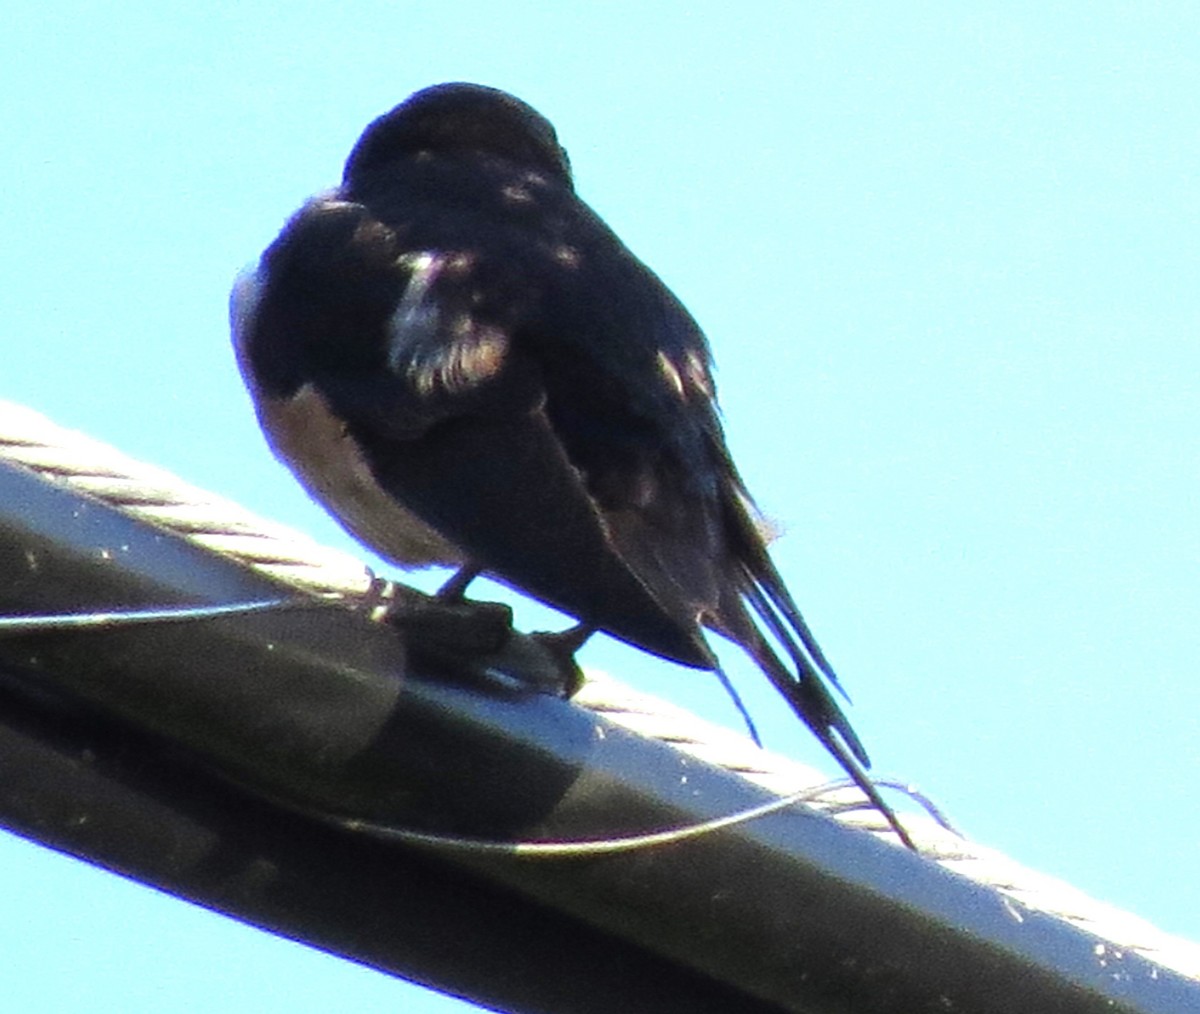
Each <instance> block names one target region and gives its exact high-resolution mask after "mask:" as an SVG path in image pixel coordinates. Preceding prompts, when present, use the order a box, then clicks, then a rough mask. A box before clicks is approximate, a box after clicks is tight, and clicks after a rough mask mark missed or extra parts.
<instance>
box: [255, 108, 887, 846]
mask: <svg viewBox="0 0 1200 1014" xmlns="http://www.w3.org/2000/svg"><path fill="white" fill-rule="evenodd" d="M252 288H253V291H254V297H253V299H252V300H249V299H247V300H244V301H243V303H242V304H241V308H240V309H239V308H235V314H234V316H235V333H236V334H237V338H238V345H239V359H240V362H241V363H242V366H243V372H244V373H245V374H246V376H247V380H248V383H249V385H250V387H251V389H252V390H253V391H254V392H255V395H256V401H257V403H258V405H259V413H260V418H262V419H263V421H264V428H266V429H268V432H269V435H270V432H271V426H272V422H271V420H272V418H273V416H274V415H275V414H278V412H279V406H280V405H295V404H298V403H299V402H300V401H303V400H307V401H310V402H314V403H317V404H319V405H320V406H321V407H322V410H323V411H325V412H327V413H328V414H329V416H330V417H331V418H333V419H336V420H339V421H340V423H341V425H342V427H343V429H342V430H341V438H342V439H343V441H344V443H345V447H346V449H347V453H348V454H349V455H350V457H351V458H353V460H354V461H355V462H356V463H357V466H358V470H357V471H356V472H355V473H354V474H355V476H357V478H358V479H359V480H361V479H362V477H363V474H364V470H365V474H367V475H368V476H369V483H374V484H375V493H377V494H378V495H379V496H380V497H381V498H383V499H384V500H390V501H392V502H394V503H395V504H396V505H397V508H398V509H400V510H401V512H402V514H403V516H404V517H405V518H409V519H411V521H412V527H413V531H414V532H417V530H418V529H423V530H422V531H420V532H417V534H420V535H422V537H423V538H424V541H423V542H422V541H421V540H419V539H416V538H415V537H414V538H408V537H406V538H404V539H388V538H386V537H380V536H378V535H375V536H372V534H371V531H372V529H376V530H377V529H378V528H379V527H380V526H379V525H378V524H373V523H372V521H371V517H370V515H371V513H372V511H371V509H370V507H369V505H368V506H364V503H366V501H367V500H369V499H370V498H369V497H366V496H365V495H364V493H363V490H362V489H357V490H352V491H350V492H347V490H346V488H344V487H346V486H347V483H346V480H345V479H344V478H342V479H338V480H336V481H334V480H331V481H328V482H325V483H324V485H323V486H322V484H321V482H320V481H319V479H318V478H314V474H316V473H322V472H324V473H328V472H329V468H328V466H326V465H318V466H313V465H311V463H310V464H309V465H307V466H306V464H305V460H304V459H305V452H304V450H303V447H302V446H301V445H300V444H297V443H296V442H295V441H290V442H289V441H284V440H283V439H282V438H281V437H279V436H278V435H276V436H275V437H273V440H274V443H275V445H276V448H277V450H279V452H280V454H281V456H282V457H284V458H285V459H286V460H288V461H289V463H291V464H292V466H293V467H294V468H296V469H297V471H298V472H299V473H300V474H301V476H302V478H304V479H305V482H306V485H308V487H309V488H310V490H314V495H317V496H318V497H319V498H320V499H322V500H323V502H325V503H326V505H327V506H328V507H329V508H330V509H331V510H332V511H333V512H334V513H335V514H336V515H338V516H340V517H342V519H343V521H344V522H345V523H346V524H347V527H349V528H350V529H351V530H352V531H354V532H355V533H356V534H359V535H360V537H363V538H364V539H365V541H367V542H369V543H370V544H372V545H373V546H375V548H377V549H380V550H381V551H383V552H385V553H388V554H389V555H391V556H392V558H394V559H395V560H396V561H397V562H399V563H402V564H403V563H428V562H447V563H459V562H463V561H467V562H469V563H471V564H473V565H475V566H478V567H480V568H481V569H483V570H484V571H486V572H488V573H490V574H492V575H494V576H496V577H498V578H500V579H501V580H504V581H507V582H508V583H510V584H512V585H514V586H515V587H517V588H519V589H522V590H524V591H526V592H528V593H530V594H532V595H534V596H536V597H538V598H541V599H544V600H545V601H547V602H549V603H551V604H553V605H555V606H557V607H558V608H560V609H563V610H565V611H566V612H568V613H571V614H573V615H575V616H577V617H579V618H580V620H582V621H583V622H585V623H587V624H590V625H594V626H595V627H598V628H600V629H603V630H605V631H608V632H609V633H611V634H613V635H615V636H617V637H620V638H623V639H624V640H627V641H629V642H631V643H633V644H636V645H639V646H641V647H644V648H647V649H648V650H650V651H653V652H656V653H657V654H660V655H664V656H666V657H668V658H672V659H675V660H677V661H680V662H683V663H685V664H688V665H693V666H702V667H712V666H714V664H715V662H714V658H713V656H712V654H711V653H710V651H709V649H708V648H707V646H706V645H705V644H704V639H703V636H702V633H701V627H702V626H707V627H708V628H710V629H712V630H714V631H717V632H719V633H721V634H723V635H725V636H727V637H729V638H731V639H732V640H734V641H736V642H738V643H739V644H741V645H742V647H744V648H745V650H746V651H747V652H749V654H750V655H751V656H753V657H754V659H755V660H756V661H757V662H758V664H759V666H760V667H761V668H762V669H763V671H764V672H765V673H766V675H767V676H768V677H769V678H770V679H771V680H772V682H773V683H774V684H775V685H776V686H777V687H778V688H779V689H780V691H781V692H782V693H783V695H784V696H785V698H786V699H787V700H788V702H789V704H790V705H791V706H792V707H793V708H794V709H795V710H796V712H797V713H798V714H799V715H800V716H801V717H802V718H803V719H804V720H805V722H807V723H808V724H809V725H810V726H811V727H812V728H813V730H814V731H815V732H816V734H817V735H818V736H819V737H820V739H821V740H822V742H823V743H825V745H826V746H827V747H828V748H829V749H830V750H831V751H833V753H834V754H835V756H837V758H838V759H839V761H840V762H841V763H842V764H843V765H844V766H845V767H846V768H847V770H848V771H849V772H850V774H851V775H852V776H853V777H854V778H855V780H856V781H858V782H859V784H860V785H862V786H863V787H864V788H865V789H866V790H867V791H868V792H869V793H870V794H871V796H872V798H873V799H874V800H875V801H876V802H877V803H878V804H879V805H881V806H882V801H880V800H879V799H878V795H877V794H876V793H875V792H874V789H873V788H871V787H870V783H869V782H868V781H867V779H866V777H865V775H863V773H862V770H861V768H860V767H859V764H862V765H865V764H867V757H866V753H865V751H864V750H863V748H862V745H861V743H860V742H859V740H858V738H857V736H856V735H855V734H854V731H853V729H852V728H851V727H850V725H849V723H848V721H847V720H846V718H845V716H844V715H843V714H842V712H841V710H840V709H839V707H838V705H837V704H836V702H835V701H834V699H833V697H832V696H831V694H830V693H829V690H828V689H827V687H826V685H825V681H829V682H830V683H832V684H834V685H836V678H835V676H834V674H833V671H832V669H831V667H830V666H829V663H828V662H827V660H826V659H825V657H824V655H823V654H822V653H821V650H820V648H819V647H818V645H817V643H816V641H815V640H814V638H813V636H812V634H811V632H810V631H809V630H808V627H807V626H806V625H805V623H804V620H803V618H802V617H801V615H800V612H799V610H798V609H797V608H796V604H795V602H794V601H793V600H792V597H791V595H790V594H789V593H788V591H787V588H786V587H785V586H784V584H783V582H782V580H781V578H780V576H779V574H778V572H777V571H776V569H775V567H774V566H773V564H772V563H771V560H770V558H769V556H768V553H767V548H766V545H765V542H764V538H763V535H762V532H761V527H760V525H759V524H758V523H757V519H756V514H755V512H754V508H753V506H752V503H751V501H750V498H749V496H748V494H747V493H746V491H745V489H744V487H743V485H742V482H741V479H740V478H739V477H738V474H737V471H736V469H735V467H734V465H733V463H732V461H731V460H730V457H729V454H728V451H727V449H726V447H725V442H724V437H723V435H722V430H721V425H720V422H719V419H718V416H717V410H716V403H715V400H714V398H715V394H714V385H713V379H712V372H711V360H710V355H709V350H708V345H707V342H706V341H705V338H704V336H703V334H702V333H701V331H700V329H699V327H698V326H697V325H696V323H695V322H694V321H693V320H692V318H691V316H690V315H689V314H688V312H687V311H686V310H685V309H684V307H683V306H682V305H681V304H680V303H679V301H678V300H677V299H676V298H675V297H674V296H673V295H672V294H671V293H670V291H668V289H667V288H666V287H665V286H664V285H663V284H662V282H661V281H660V280H659V279H658V278H657V276H655V275H654V274H653V272H651V271H650V270H649V269H648V268H647V267H646V266H645V265H644V264H642V263H641V262H640V261H639V260H637V258H636V257H634V256H633V254H632V253H630V252H629V250H628V249H626V247H625V246H624V245H623V244H622V243H621V241H620V240H619V239H618V238H617V237H616V236H615V235H614V234H613V233H612V232H611V231H610V230H609V229H608V227H607V226H605V225H604V223H603V222H602V221H601V220H600V219H599V218H598V217H597V216H596V215H595V214H594V213H593V212H592V211H591V210H590V209H589V208H588V207H587V206H586V205H585V204H583V202H581V201H580V200H579V198H578V197H577V196H576V195H575V191H574V188H573V185H572V181H571V174H570V169H569V165H568V162H567V159H566V155H565V153H564V152H563V151H562V149H561V148H560V147H559V145H558V142H557V139H556V137H555V134H554V131H553V128H552V127H551V126H550V124H549V123H548V122H547V121H545V120H544V119H543V118H542V117H540V116H539V115H538V114H537V113H536V112H534V111H533V110H532V109H530V108H529V107H528V106H526V105H524V104H523V103H521V102H519V101H518V100H516V99H514V98H512V97H511V96H508V95H505V94H504V93H502V92H497V91H495V90H493V89H487V88H481V87H479V86H474V85H444V86H438V87H436V88H432V89H427V90H426V91H424V92H420V93H418V94H417V95H416V96H414V97H412V98H411V99H409V100H408V101H407V102H406V103H404V104H403V105H401V106H399V107H397V108H396V109H395V110H393V111H392V112H390V113H388V114H386V115H385V116H383V117H381V118H380V119H379V120H377V121H375V123H373V124H372V125H371V126H370V127H368V129H367V131H366V132H365V133H364V135H363V137H362V138H361V139H360V141H359V142H358V144H357V146H356V147H355V149H354V151H353V152H352V154H351V156H350V159H349V161H348V162H347V166H346V172H345V176H344V179H343V182H342V185H341V187H340V188H339V189H338V190H336V191H335V192H334V193H332V194H330V195H325V196H322V197H319V198H317V199H315V200H313V201H311V202H310V203H309V204H308V205H306V206H305V207H304V208H303V209H301V211H300V212H299V213H298V214H297V215H296V217H295V218H294V219H293V220H292V221H291V222H290V223H289V224H288V226H287V227H286V228H285V229H284V231H283V233H282V234H281V236H280V237H279V239H278V240H276V242H275V243H274V244H273V245H272V246H271V248H270V249H269V250H268V251H267V252H266V254H265V255H264V257H263V261H262V264H261V266H260V269H259V273H258V276H257V280H256V282H255V283H254V285H253V286H252ZM272 406H274V407H272ZM284 443H287V447H286V448H283V447H282V445H283V444H284ZM325 457H328V455H325ZM321 460H322V461H323V460H324V458H321ZM369 483H368V484H369ZM315 487H321V488H315ZM364 515H365V516H364ZM410 545H411V546H418V547H424V549H423V550H422V551H415V550H414V551H411V552H410V551H409V550H408V548H406V547H409V546H410ZM429 546H440V547H441V548H440V550H438V549H436V548H435V549H433V550H431V549H429ZM439 552H440V553H441V559H440V560H439V559H438V553H439ZM764 631H765V632H766V633H765V634H764ZM766 634H769V635H770V637H771V638H773V639H774V642H775V645H776V647H772V643H771V641H770V640H769V639H768V637H767V636H766ZM780 652H782V655H783V657H784V658H785V659H786V664H785V662H784V661H782V660H781V657H780ZM884 809H885V812H888V813H889V816H890V811H887V810H886V807H885V808H884ZM892 819H893V823H894V818H892Z"/></svg>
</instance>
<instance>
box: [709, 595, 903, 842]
mask: <svg viewBox="0 0 1200 1014" xmlns="http://www.w3.org/2000/svg"><path fill="white" fill-rule="evenodd" d="M751 582H752V583H750V584H749V586H748V589H747V590H746V592H745V601H746V602H747V603H749V605H750V607H751V608H752V609H753V611H754V613H755V614H756V615H757V616H758V617H759V618H760V619H761V620H762V623H763V625H764V626H765V627H766V628H767V629H768V630H769V631H770V632H771V634H772V635H773V636H774V637H775V638H776V640H778V641H779V643H780V644H781V645H782V646H783V647H784V649H785V650H786V651H787V655H788V658H789V660H790V661H791V663H792V668H790V667H789V666H787V665H785V664H784V662H783V661H782V660H781V659H780V657H779V655H778V653H777V652H776V651H775V649H774V648H773V647H772V646H771V644H770V642H769V641H768V640H767V638H766V636H765V635H764V634H763V632H762V630H760V629H759V627H758V625H757V624H755V623H754V620H753V619H752V618H751V617H750V615H749V613H748V612H747V611H746V609H745V608H744V607H741V608H740V609H738V610H737V614H738V615H737V618H736V620H734V622H733V623H730V622H729V621H730V620H731V619H734V618H733V617H730V616H729V615H728V614H727V615H726V616H725V617H723V619H724V620H725V625H726V626H727V627H728V629H727V630H726V631H723V632H725V633H727V634H728V635H729V636H731V637H732V638H733V639H734V640H736V641H737V642H738V643H740V644H741V646H742V647H743V648H744V649H745V650H746V652H747V653H748V654H749V655H750V656H751V657H752V658H753V659H754V661H755V662H756V663H757V664H758V666H759V668H760V669H762V671H763V672H764V673H766V675H767V677H768V678H769V679H770V680H771V682H772V683H773V684H774V685H775V688H776V689H777V690H778V691H779V692H780V693H781V694H782V695H783V697H784V699H785V700H786V701H787V702H788V704H789V705H790V706H791V708H792V710H793V711H794V712H795V713H796V714H797V715H798V716H799V717H800V719H801V720H802V721H803V722H804V724H805V725H807V726H808V727H809V729H811V730H812V732H813V734H814V735H815V736H816V737H817V739H819V740H820V741H821V743H822V744H823V745H824V747H825V749H826V750H828V751H829V752H830V753H831V754H832V755H833V757H834V759H835V760H836V761H837V762H838V764H840V765H841V767H842V770H843V771H845V772H846V774H847V775H849V776H850V778H851V780H853V782H854V784H855V785H857V786H858V787H859V789H860V790H861V791H862V793H863V795H865V796H866V797H867V799H868V800H870V802H871V805H872V806H874V807H875V808H876V809H877V810H878V811H879V812H880V813H881V814H883V817H884V819H885V820H886V821H887V822H888V824H889V825H890V826H891V828H892V830H894V831H895V832H896V834H897V835H898V836H899V837H900V840H901V841H902V842H904V844H905V845H907V846H908V847H909V848H910V849H913V850H914V851H915V850H916V845H915V844H914V843H913V841H912V838H910V837H909V834H908V832H907V831H906V830H905V829H904V826H903V825H902V824H901V823H900V820H899V818H898V817H897V816H896V813H895V811H894V810H893V809H892V808H891V807H890V806H889V805H888V804H887V802H885V801H884V799H883V797H882V796H881V795H880V794H879V790H878V789H877V788H876V787H875V784H874V782H872V781H871V778H870V776H869V775H868V774H867V772H866V769H867V768H868V767H870V763H871V762H870V759H869V758H868V756H867V752H866V750H865V749H864V747H863V745H862V741H861V740H860V739H859V738H858V734H857V733H855V731H854V728H853V726H851V725H850V720H849V719H848V718H846V716H845V714H844V713H843V711H842V709H841V708H840V707H839V706H838V703H837V701H836V700H835V699H834V696H833V694H831V693H830V692H829V689H828V687H826V685H825V682H824V679H823V678H822V677H824V678H827V679H829V680H830V682H831V683H833V684H834V685H835V686H837V682H836V678H835V677H834V676H833V674H832V671H831V670H830V668H829V665H828V662H825V661H824V658H823V656H820V661H817V657H815V656H814V658H811V659H810V657H809V656H808V655H807V654H806V653H805V652H804V651H802V650H801V648H800V644H798V643H797V638H799V639H800V641H801V642H804V643H805V647H807V642H811V641H812V635H811V634H808V632H807V628H800V627H792V629H791V630H789V628H788V626H785V625H784V623H783V621H782V619H781V612H782V610H781V609H780V605H779V603H778V601H777V600H776V599H775V596H774V595H773V594H772V591H773V589H772V590H771V591H768V590H767V589H766V588H764V586H762V585H760V584H759V583H758V582H757V581H753V579H751ZM796 615H797V616H798V615H799V614H798V613H797V614H796ZM801 622H802V621H801ZM789 626H790V622H789ZM801 630H803V633H802V632H801ZM793 631H794V634H793ZM806 634H807V637H806V636H805V635H806ZM818 650H819V649H818ZM818 666H819V670H818ZM839 689H840V687H839Z"/></svg>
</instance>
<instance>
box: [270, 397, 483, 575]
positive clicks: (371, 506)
mask: <svg viewBox="0 0 1200 1014" xmlns="http://www.w3.org/2000/svg"><path fill="white" fill-rule="evenodd" d="M257 409H258V418H259V422H260V424H261V425H262V428H263V431H264V432H265V433H266V434H267V439H268V440H269V442H270V444H271V449H272V450H273V451H274V452H275V454H276V456H277V457H278V458H279V459H280V460H281V461H283V462H284V463H285V464H286V465H287V466H288V467H289V468H291V469H292V471H293V472H294V473H295V474H296V477H297V478H298V479H299V480H300V481H301V483H302V484H303V485H304V487H305V489H307V490H308V492H309V494H310V495H311V496H312V497H313V498H314V499H315V500H317V501H318V502H319V503H321V504H322V505H323V506H324V507H325V508H326V509H327V510H328V511H329V512H330V513H331V514H333V516H334V517H335V518H337V520H338V521H339V522H340V523H341V525H342V527H344V528H345V529H346V530H347V531H348V532H349V533H350V534H351V535H353V536H354V537H355V538H356V539H358V540H359V541H360V542H363V543H365V544H366V545H368V546H370V547H371V548H372V549H374V550H375V551H376V552H378V553H379V554H380V555H381V556H384V557H386V558H387V559H389V560H390V561H391V562H393V563H395V564H398V565H400V566H403V567H427V566H431V565H435V564H438V565H445V566H457V565H459V564H461V563H463V562H464V558H463V554H462V552H461V551H460V550H458V549H457V548H456V547H455V546H454V545H452V544H451V543H450V542H448V541H447V540H446V539H444V538H443V537H442V536H441V535H439V534H438V533H437V532H436V531H434V529H432V528H431V527H429V525H427V524H426V523H425V522H424V521H422V520H421V519H420V518H418V517H417V516H416V515H415V514H413V513H412V512H411V511H409V510H407V509H406V508H405V507H404V506H403V505H402V504H400V503H399V502H398V501H397V500H396V499H395V498H394V497H393V496H390V495H389V494H388V493H386V492H385V491H384V490H383V489H381V488H380V486H379V484H378V482H377V481H376V480H375V477H374V475H373V474H372V472H371V469H370V466H369V465H368V464H367V461H366V458H365V457H364V455H363V452H362V448H361V447H360V446H359V445H358V442H357V441H356V440H355V439H354V437H353V436H351V435H350V434H349V433H348V432H347V431H346V426H345V424H344V423H343V422H342V421H341V420H340V419H339V418H338V417H337V416H336V415H335V414H334V413H333V412H332V411H331V410H330V408H329V404H328V402H327V401H326V399H325V397H324V396H323V395H322V394H321V393H320V391H318V390H317V389H316V388H315V387H314V386H313V385H312V384H306V385H305V386H303V387H301V388H300V389H299V390H298V391H297V392H296V393H295V394H294V395H292V396H291V397H288V398H264V399H260V400H259V402H258V405H257Z"/></svg>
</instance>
